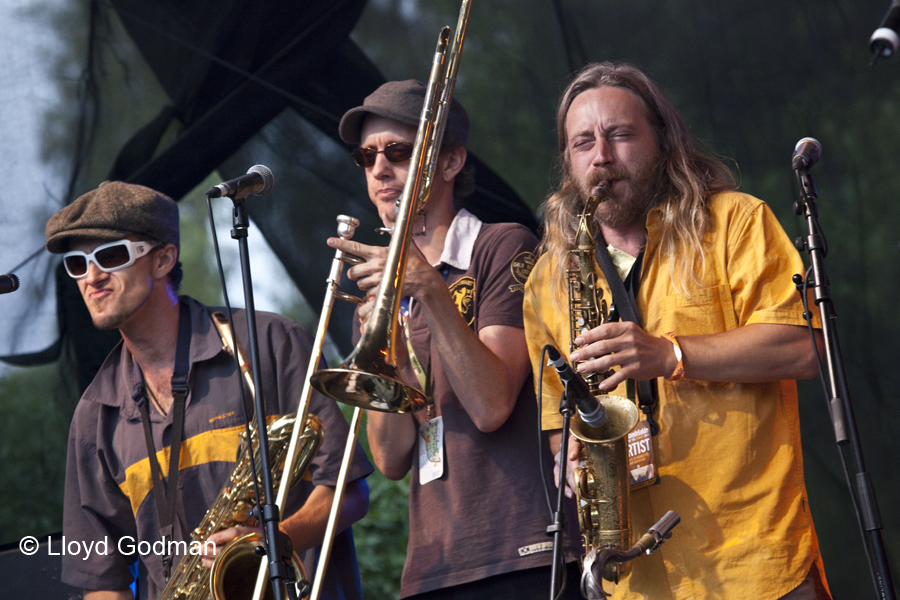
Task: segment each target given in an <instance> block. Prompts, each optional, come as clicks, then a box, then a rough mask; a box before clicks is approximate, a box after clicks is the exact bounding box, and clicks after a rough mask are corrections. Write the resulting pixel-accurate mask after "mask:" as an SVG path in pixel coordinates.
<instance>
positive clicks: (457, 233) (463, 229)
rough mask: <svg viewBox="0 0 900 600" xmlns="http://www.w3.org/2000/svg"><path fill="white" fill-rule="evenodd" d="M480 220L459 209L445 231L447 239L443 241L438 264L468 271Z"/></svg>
mask: <svg viewBox="0 0 900 600" xmlns="http://www.w3.org/2000/svg"><path fill="white" fill-rule="evenodd" d="M481 225H482V223H481V220H480V219H479V218H478V217H476V216H475V215H473V214H472V213H470V212H469V211H467V210H466V209H464V208H463V209H460V211H459V212H458V213H456V216H455V217H453V222H452V223H450V229H448V230H447V238H446V239H445V240H444V251H443V252H442V253H441V258H440V260H439V261H438V264H439V265H440V264H445V265H450V266H451V267H454V268H456V269H460V270H462V271H468V270H469V266H470V265H471V264H472V251H473V250H474V249H475V240H476V239H477V238H478V234H479V233H480V232H481Z"/></svg>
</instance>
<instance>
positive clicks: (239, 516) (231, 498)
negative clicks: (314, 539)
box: [159, 312, 324, 600]
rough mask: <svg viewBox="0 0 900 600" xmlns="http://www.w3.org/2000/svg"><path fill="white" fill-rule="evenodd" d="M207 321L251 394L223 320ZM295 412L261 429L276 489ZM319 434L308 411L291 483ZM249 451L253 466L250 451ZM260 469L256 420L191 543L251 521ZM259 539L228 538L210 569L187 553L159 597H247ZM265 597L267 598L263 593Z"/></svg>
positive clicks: (257, 560)
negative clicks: (265, 440) (212, 324)
mask: <svg viewBox="0 0 900 600" xmlns="http://www.w3.org/2000/svg"><path fill="white" fill-rule="evenodd" d="M213 323H214V324H215V325H216V328H217V329H218V330H219V335H220V336H221V337H222V341H223V343H224V346H225V349H226V350H227V351H228V352H229V354H232V355H235V354H236V355H237V358H238V361H239V362H240V363H241V374H242V375H243V376H244V379H245V381H246V383H247V386H248V388H249V389H250V391H251V393H254V387H253V380H252V377H251V375H250V371H249V369H246V368H244V365H245V361H244V357H243V352H242V351H241V347H240V344H238V343H237V340H233V339H232V337H231V330H230V327H228V320H227V318H226V317H225V315H223V314H222V313H218V312H217V313H213ZM296 416H297V415H296V414H295V413H291V414H287V415H284V416H282V417H280V418H279V419H277V420H276V421H275V422H273V423H272V424H271V425H269V427H268V428H267V430H266V431H267V433H268V440H269V458H270V461H271V463H272V470H273V473H272V478H273V480H274V484H273V486H274V487H276V488H277V487H278V483H279V481H280V480H281V477H282V473H281V471H280V469H281V467H282V466H283V463H284V459H285V456H286V455H287V449H288V442H290V439H291V433H292V432H293V430H294V426H295V421H296ZM323 436H324V428H323V426H322V422H321V421H320V420H319V418H318V417H317V416H315V415H309V416H308V417H307V420H306V424H305V426H304V430H303V433H302V435H301V438H300V444H301V451H300V458H299V459H298V460H297V464H296V466H295V467H294V470H293V472H292V473H291V480H292V483H296V482H298V481H300V479H301V478H302V476H303V474H304V473H305V472H306V469H307V468H308V467H309V463H310V462H311V461H312V459H313V457H314V456H315V455H316V452H318V450H319V446H320V445H321V443H322V438H323ZM248 448H252V449H253V458H254V459H255V460H254V461H253V464H251V461H250V452H249V451H248ZM261 472H262V466H261V464H260V460H259V435H258V434H257V429H256V420H255V419H254V420H253V423H252V424H251V427H250V442H249V444H248V443H247V435H246V433H245V434H243V435H242V436H241V444H240V446H239V448H238V457H237V463H236V464H235V466H234V469H233V470H232V472H231V476H230V477H229V478H228V481H226V482H225V485H224V486H223V487H222V489H221V491H220V492H219V495H218V497H217V498H216V500H215V502H213V505H212V506H211V507H210V509H209V510H208V511H207V512H206V515H205V516H204V517H203V520H202V521H201V522H200V525H198V526H197V528H196V529H195V530H194V531H193V532H192V534H191V544H188V545H189V546H190V545H192V543H193V542H199V543H200V544H203V542H205V541H206V539H207V538H209V536H210V535H212V534H213V533H215V532H217V531H221V530H222V529H227V528H229V527H235V526H238V525H246V524H247V523H248V522H253V521H254V519H253V517H252V510H253V508H254V507H255V506H256V505H257V502H256V493H255V491H254V485H253V481H254V478H256V479H257V480H258V479H259V477H260V474H261ZM261 542H262V535H261V534H260V533H259V532H256V533H250V534H246V535H243V536H240V537H239V538H237V539H235V540H233V541H232V542H231V543H229V544H228V545H227V546H225V548H224V549H222V550H220V551H219V552H218V553H217V555H216V560H215V563H214V564H213V566H212V568H211V569H207V568H206V567H204V566H203V565H202V564H201V562H200V561H201V557H200V556H199V555H195V554H189V555H187V556H185V557H183V558H182V559H181V561H179V563H178V565H177V566H176V567H175V569H174V571H173V573H172V576H171V578H170V579H169V581H168V583H167V585H166V587H165V589H164V590H163V591H162V593H161V594H160V595H159V600H188V599H190V600H210V599H212V600H238V599H242V600H243V599H246V598H250V596H251V594H252V593H253V586H254V583H255V582H256V574H257V571H258V569H259V564H260V560H261V558H262V557H260V556H259V555H257V554H256V547H257V546H258V545H259V544H260V543H261ZM294 569H295V570H296V571H297V573H298V578H299V579H302V580H306V573H305V571H304V570H303V565H302V564H301V563H300V560H299V559H298V558H297V555H296V554H294ZM267 597H268V596H267Z"/></svg>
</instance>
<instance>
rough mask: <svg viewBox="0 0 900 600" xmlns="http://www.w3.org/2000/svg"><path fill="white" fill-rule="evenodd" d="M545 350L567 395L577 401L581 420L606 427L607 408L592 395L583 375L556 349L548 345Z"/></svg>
mask: <svg viewBox="0 0 900 600" xmlns="http://www.w3.org/2000/svg"><path fill="white" fill-rule="evenodd" d="M544 350H546V351H547V358H548V359H549V361H550V362H549V363H548V364H551V365H553V366H554V367H556V372H557V373H558V374H559V380H560V381H562V383H563V385H564V386H565V388H566V394H568V395H569V398H571V399H572V400H574V401H575V406H577V407H578V414H579V415H581V420H582V421H584V422H585V423H587V424H588V425H591V426H592V427H601V426H603V425H605V424H606V420H607V416H606V407H604V406H603V405H602V404H600V402H598V401H597V398H595V397H594V395H593V394H592V393H591V390H590V388H588V385H587V383H585V382H584V379H582V378H581V375H579V374H578V373H576V372H575V371H573V370H572V367H570V366H569V363H567V362H566V359H564V358H563V357H562V356H561V355H560V354H559V351H558V350H557V349H556V348H554V347H553V346H551V345H550V344H547V345H546V346H544Z"/></svg>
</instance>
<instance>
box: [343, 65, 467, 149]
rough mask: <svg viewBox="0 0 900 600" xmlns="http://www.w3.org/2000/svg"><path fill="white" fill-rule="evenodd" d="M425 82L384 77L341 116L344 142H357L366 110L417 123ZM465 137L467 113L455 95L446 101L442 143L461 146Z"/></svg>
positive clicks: (409, 122)
mask: <svg viewBox="0 0 900 600" xmlns="http://www.w3.org/2000/svg"><path fill="white" fill-rule="evenodd" d="M424 102H425V84H424V83H422V82H421V81H416V80H415V79H407V80H406V81H388V82H387V83H385V84H383V85H381V86H380V87H379V88H378V89H377V90H375V91H374V92H372V93H371V94H369V95H368V96H366V99H365V100H363V104H362V106H357V107H356V108H351V109H350V110H348V111H347V112H346V113H344V116H343V117H342V118H341V124H340V126H339V127H338V132H339V133H340V134H341V139H342V140H344V141H345V142H347V143H348V144H353V145H354V146H356V145H358V144H359V142H360V131H361V130H362V122H363V119H364V118H365V116H366V115H367V114H373V115H378V116H379V117H384V118H385V119H391V120H392V121H397V122H400V123H403V124H405V125H412V126H413V127H418V126H419V118H420V117H421V116H422V104H424ZM468 140H469V115H468V114H466V109H464V108H463V106H462V104H460V103H459V101H458V100H457V99H456V98H453V99H452V100H451V102H450V115H449V116H448V117H447V126H446V128H445V129H444V139H443V142H442V145H444V146H463V147H464V146H465V145H466V142H467V141H468Z"/></svg>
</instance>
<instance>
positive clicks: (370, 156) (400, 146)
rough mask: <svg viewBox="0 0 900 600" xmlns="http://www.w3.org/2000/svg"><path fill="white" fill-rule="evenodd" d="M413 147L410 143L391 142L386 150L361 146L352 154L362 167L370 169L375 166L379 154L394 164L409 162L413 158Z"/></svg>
mask: <svg viewBox="0 0 900 600" xmlns="http://www.w3.org/2000/svg"><path fill="white" fill-rule="evenodd" d="M412 151H413V145H412V144H411V143H409V142H391V143H390V144H388V145H387V146H385V147H384V150H376V149H375V148H365V147H363V146H360V147H359V148H356V149H355V150H353V152H351V153H350V156H352V157H353V160H355V161H356V164H357V165H359V166H360V167H365V168H367V169H368V168H370V167H372V166H374V165H375V157H376V156H377V155H378V154H384V157H385V158H386V159H388V161H390V162H392V163H402V162H406V161H408V160H409V157H411V156H412Z"/></svg>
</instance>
